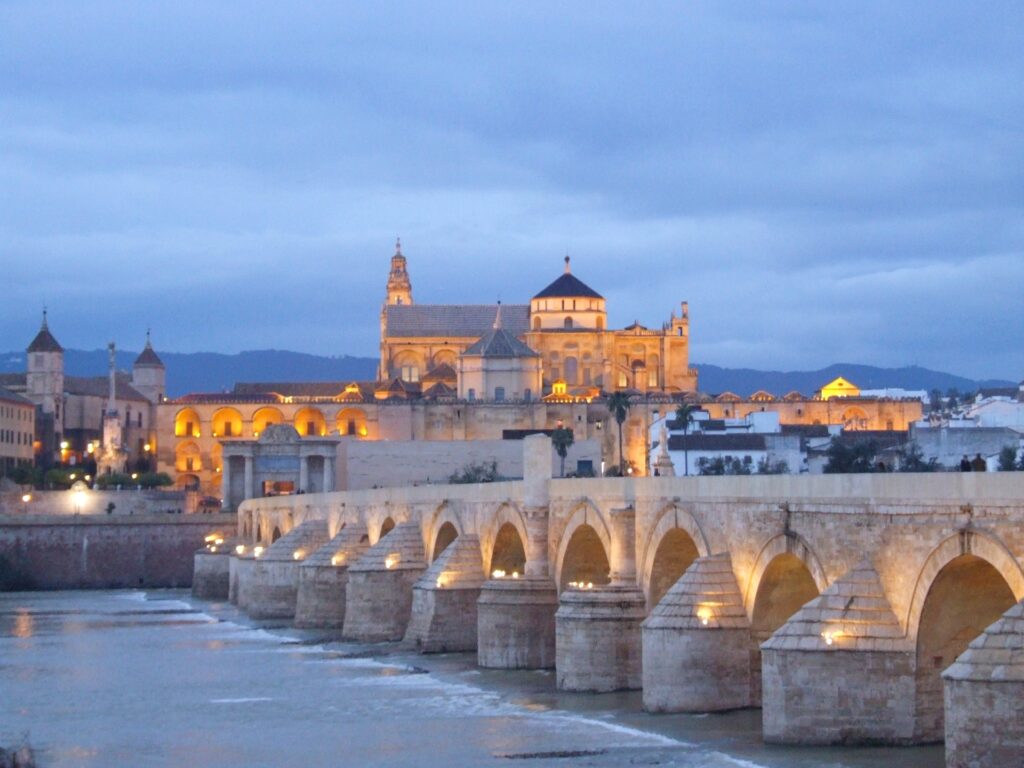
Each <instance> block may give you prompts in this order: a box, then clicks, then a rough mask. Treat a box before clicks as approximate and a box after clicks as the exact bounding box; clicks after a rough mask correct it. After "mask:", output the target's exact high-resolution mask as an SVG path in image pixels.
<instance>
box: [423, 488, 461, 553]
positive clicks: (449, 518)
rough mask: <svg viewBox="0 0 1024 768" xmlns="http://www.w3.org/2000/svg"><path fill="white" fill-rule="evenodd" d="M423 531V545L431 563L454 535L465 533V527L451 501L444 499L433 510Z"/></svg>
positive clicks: (451, 540)
mask: <svg viewBox="0 0 1024 768" xmlns="http://www.w3.org/2000/svg"><path fill="white" fill-rule="evenodd" d="M442 530H444V531H445V534H444V536H443V537H442V535H441V531H442ZM423 533H424V537H425V538H426V541H425V542H424V546H425V550H426V553H427V561H428V562H431V563H432V562H434V561H435V560H436V559H437V556H438V555H440V554H441V552H442V551H443V550H444V548H445V547H447V546H448V545H449V544H451V543H452V542H453V541H454V540H455V539H456V537H458V536H461V535H462V534H463V533H465V527H464V526H463V524H462V519H461V518H460V517H459V515H458V513H457V512H456V511H455V508H454V507H453V506H452V504H451V502H449V501H447V500H446V501H444V502H442V503H441V504H440V505H439V506H438V507H437V509H435V510H434V513H433V515H431V517H430V519H429V520H428V522H427V525H426V526H425V530H424V532H423ZM439 545H440V546H439Z"/></svg>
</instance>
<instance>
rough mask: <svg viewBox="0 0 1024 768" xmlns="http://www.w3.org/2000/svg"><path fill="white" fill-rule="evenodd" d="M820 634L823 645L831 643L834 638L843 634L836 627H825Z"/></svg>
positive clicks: (836, 638)
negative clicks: (823, 641)
mask: <svg viewBox="0 0 1024 768" xmlns="http://www.w3.org/2000/svg"><path fill="white" fill-rule="evenodd" d="M821 636H822V638H824V640H825V645H832V644H833V643H834V642H835V641H836V640H838V639H839V638H840V637H842V636H843V633H842V632H840V631H839V630H838V629H827V630H825V631H824V632H822V633H821Z"/></svg>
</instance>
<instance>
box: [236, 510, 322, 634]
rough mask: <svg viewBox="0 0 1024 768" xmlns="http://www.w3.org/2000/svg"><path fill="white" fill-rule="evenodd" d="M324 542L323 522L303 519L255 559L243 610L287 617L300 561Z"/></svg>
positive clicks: (256, 616)
mask: <svg viewBox="0 0 1024 768" xmlns="http://www.w3.org/2000/svg"><path fill="white" fill-rule="evenodd" d="M326 542H327V521H326V520H307V521H306V522H304V523H302V524H300V525H298V526H296V527H295V528H293V529H292V530H290V531H288V533H286V534H285V535H284V536H282V537H281V538H280V539H278V540H277V541H275V542H274V543H273V544H271V545H270V547H269V548H268V549H267V550H266V551H265V552H263V554H262V555H260V557H258V558H256V559H255V562H254V565H253V568H252V570H251V571H250V572H249V574H248V582H249V583H248V586H247V588H246V589H247V592H248V595H247V597H246V606H245V608H246V611H247V612H248V614H249V616H250V617H251V618H254V619H291V618H294V617H295V601H296V598H297V596H298V591H299V567H300V566H301V565H302V560H304V559H305V558H306V557H308V556H309V555H310V554H311V553H312V552H315V551H316V550H317V549H319V548H320V547H321V546H323V545H324V544H325V543H326Z"/></svg>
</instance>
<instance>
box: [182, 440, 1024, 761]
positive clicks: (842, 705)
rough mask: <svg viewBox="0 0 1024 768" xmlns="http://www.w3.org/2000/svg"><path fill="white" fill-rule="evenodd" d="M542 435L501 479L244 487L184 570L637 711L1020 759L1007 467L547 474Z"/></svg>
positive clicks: (314, 618)
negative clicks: (518, 477)
mask: <svg viewBox="0 0 1024 768" xmlns="http://www.w3.org/2000/svg"><path fill="white" fill-rule="evenodd" d="M550 451H551V446H550V441H549V440H548V438H546V437H544V436H534V437H530V438H527V440H525V441H524V467H525V471H524V475H525V479H524V480H523V481H520V482H504V483H493V484H484V485H448V486H421V487H413V488H391V489H379V490H370V491H357V492H340V493H330V494H310V495H300V496H289V497H279V498H267V499H254V500H249V501H246V502H245V503H244V504H242V506H241V508H240V509H239V512H238V531H237V536H238V542H237V549H236V550H235V551H234V552H233V554H232V555H231V556H230V557H229V558H227V557H224V556H218V555H211V554H209V553H201V554H200V555H198V556H197V560H196V583H197V589H200V590H201V589H202V588H203V587H202V585H203V584H204V583H210V584H212V583H214V582H213V581H210V580H209V579H210V578H213V574H214V573H216V572H219V573H220V574H221V576H220V578H221V579H222V581H221V582H220V583H221V584H223V585H224V586H223V588H227V587H228V583H229V586H230V592H231V597H232V599H233V600H235V601H236V602H237V603H238V604H239V605H240V606H241V607H242V608H244V609H245V610H247V611H249V612H250V614H251V615H253V616H256V617H274V618H283V617H287V618H294V620H295V621H296V623H297V624H299V625H303V626H320V627H327V626H331V627H338V628H340V630H341V633H342V636H343V637H347V638H350V639H353V640H358V641H367V642H371V641H373V642H375V641H384V640H403V639H404V640H405V641H406V642H407V643H410V644H414V645H415V646H417V647H419V648H420V649H421V650H422V651H424V652H431V651H456V650H475V651H477V654H478V660H479V663H480V664H481V665H482V666H486V667H497V668H543V667H554V668H555V669H556V677H557V682H558V686H559V687H560V688H562V689H564V690H578V691H610V690H618V689H629V688H642V689H643V699H644V705H645V707H646V708H647V709H648V710H650V711H693V712H706V711H715V710H725V709H733V708H739V707H749V706H761V707H763V722H764V737H765V739H766V740H768V741H772V742H788V743H892V744H911V743H925V742H935V741H941V740H943V738H945V739H946V740H947V754H948V755H950V757H949V760H950V765H959V764H961V763H963V764H966V762H965V761H967V760H968V759H970V760H974V759H976V758H977V759H980V760H981V761H982V762H980V763H978V764H981V765H985V764H992V765H997V764H1009V762H1006V761H1004V762H1002V763H1000V762H999V760H1002V759H1003V758H1005V757H1006V756H1007V755H1011V756H1016V759H1018V760H1019V759H1020V757H1021V755H1022V754H1024V717H1021V710H1020V701H1022V700H1024V650H1022V645H1024V643H1022V639H1024V618H1018V619H1014V618H1013V616H1014V614H1013V612H1014V611H1016V612H1017V614H1019V613H1020V612H1021V606H1017V605H1016V604H1017V603H1019V602H1020V601H1021V600H1022V599H1024V568H1022V565H1024V473H1000V474H983V473H962V474H961V473H948V474H920V475H915V474H873V475H820V476H808V475H802V476H792V475H780V476H746V477H689V478H667V477H665V478H658V477H653V478H636V479H632V478H602V479H573V480H561V479H552V478H551V472H550V466H551V461H550ZM224 560H228V561H229V562H228V563H227V564H225V563H224ZM204 579H206V581H204ZM1008 612H1009V613H1008ZM1004 614H1006V616H1007V618H1004V619H1002V621H1000V617H1002V616H1003V615H1004ZM997 622H999V623H998V624H997ZM993 627H995V628H993ZM987 628H988V629H989V631H988V632H986V629H987ZM972 641H974V644H973V645H972V648H971V650H969V651H968V652H967V653H964V651H965V649H967V646H968V644H969V643H971V642H972ZM975 646H977V647H975ZM993 652H995V656H993V655H992V654H993ZM961 654H963V656H961ZM958 656H959V657H961V658H960V661H959V662H958V663H957V664H956V665H955V666H954V667H953V668H952V669H950V671H949V672H948V673H947V675H946V677H947V678H948V679H947V681H946V687H947V689H948V691H947V697H948V699H949V701H948V702H947V704H946V706H944V700H943V677H942V674H943V672H944V671H945V670H947V668H950V666H951V665H952V664H953V662H954V660H956V659H957V657H958ZM972 659H974V661H973V662H972V661H971V660H972ZM982 710H983V711H984V714H983V715H980V714H979V713H980V712H981V711H982ZM993 733H994V734H996V735H994V736H993V735H992V734H993ZM986 734H987V735H986ZM999 750H1002V751H999ZM1006 750H1009V752H1007V751H1006ZM979 755H980V756H981V757H980V758H979V757H978V756H979ZM993 755H994V756H993ZM965 756H966V757H965ZM985 760H989V762H985ZM972 764H973V763H972Z"/></svg>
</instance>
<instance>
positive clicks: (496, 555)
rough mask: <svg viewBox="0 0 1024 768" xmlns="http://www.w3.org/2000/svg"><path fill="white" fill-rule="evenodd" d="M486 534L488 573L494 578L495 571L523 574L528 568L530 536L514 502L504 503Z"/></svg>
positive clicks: (484, 552) (483, 546)
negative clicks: (528, 542) (527, 554)
mask: <svg viewBox="0 0 1024 768" xmlns="http://www.w3.org/2000/svg"><path fill="white" fill-rule="evenodd" d="M486 531H487V533H486V536H485V537H482V539H481V542H480V545H481V549H482V550H483V554H484V564H485V565H486V566H487V574H488V575H491V574H493V573H494V571H495V570H503V571H505V572H506V573H512V572H514V571H518V572H519V573H523V572H524V571H525V569H526V542H527V540H528V536H529V534H528V533H527V531H526V520H525V518H524V517H523V513H522V512H521V511H520V510H519V508H518V507H517V506H516V505H515V504H513V503H511V502H505V503H504V504H502V505H501V506H500V507H498V510H497V512H495V513H494V515H493V517H492V518H491V520H490V523H489V524H488V526H487V528H486Z"/></svg>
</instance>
